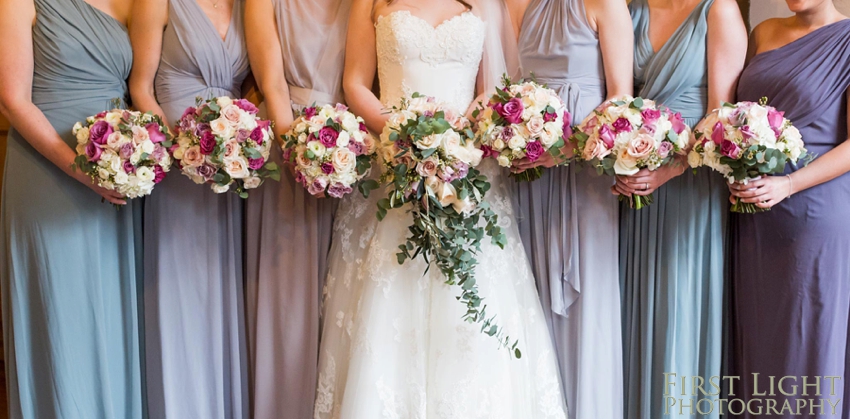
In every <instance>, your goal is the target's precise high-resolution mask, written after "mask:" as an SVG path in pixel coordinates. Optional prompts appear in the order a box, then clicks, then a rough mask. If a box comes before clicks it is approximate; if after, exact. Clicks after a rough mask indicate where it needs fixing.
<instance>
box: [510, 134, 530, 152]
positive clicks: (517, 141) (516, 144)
mask: <svg viewBox="0 0 850 419" xmlns="http://www.w3.org/2000/svg"><path fill="white" fill-rule="evenodd" d="M526 144H527V142H526V141H525V138H523V137H521V136H519V135H514V136H513V137H511V139H510V141H508V147H510V149H511V150H522V149H523V148H525V145H526Z"/></svg>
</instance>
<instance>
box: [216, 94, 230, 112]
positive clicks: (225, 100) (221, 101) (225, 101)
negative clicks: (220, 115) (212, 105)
mask: <svg viewBox="0 0 850 419" xmlns="http://www.w3.org/2000/svg"><path fill="white" fill-rule="evenodd" d="M215 102H216V103H217V104H218V106H219V107H220V108H222V109H224V108H226V107H228V106H230V105H232V104H233V99H231V98H229V97H227V96H222V97H220V98H218V99H216V101H215Z"/></svg>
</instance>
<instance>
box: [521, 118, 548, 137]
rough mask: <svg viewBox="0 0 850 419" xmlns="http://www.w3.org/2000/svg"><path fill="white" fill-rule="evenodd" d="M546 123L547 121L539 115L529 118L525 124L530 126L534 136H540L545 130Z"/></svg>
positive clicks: (529, 130) (529, 128)
mask: <svg viewBox="0 0 850 419" xmlns="http://www.w3.org/2000/svg"><path fill="white" fill-rule="evenodd" d="M545 125H546V121H544V120H543V118H541V117H539V116H535V117H533V118H531V119H529V120H528V123H527V124H526V125H525V126H526V127H527V128H528V132H530V133H531V135H532V136H538V135H540V133H542V132H543V127H544V126H545Z"/></svg>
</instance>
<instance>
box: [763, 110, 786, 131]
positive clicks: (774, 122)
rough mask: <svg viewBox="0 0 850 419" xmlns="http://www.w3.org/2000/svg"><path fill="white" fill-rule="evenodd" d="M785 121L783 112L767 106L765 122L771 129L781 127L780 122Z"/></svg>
mask: <svg viewBox="0 0 850 419" xmlns="http://www.w3.org/2000/svg"><path fill="white" fill-rule="evenodd" d="M784 121H785V112H779V111H777V110H776V109H773V108H768V111H767V123H768V124H769V125H770V127H771V128H773V129H779V128H782V123H783V122H784Z"/></svg>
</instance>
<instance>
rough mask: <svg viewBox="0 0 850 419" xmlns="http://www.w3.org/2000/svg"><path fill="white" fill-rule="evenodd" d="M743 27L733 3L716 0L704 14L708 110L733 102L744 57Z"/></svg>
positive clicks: (744, 28)
mask: <svg viewBox="0 0 850 419" xmlns="http://www.w3.org/2000/svg"><path fill="white" fill-rule="evenodd" d="M746 39H747V28H746V26H745V25H744V18H743V17H741V10H740V9H739V8H738V4H737V3H735V2H734V1H733V0H717V1H715V2H714V5H712V6H711V10H710V11H709V12H708V45H707V50H708V109H707V111H709V112H710V111H712V110H713V109H716V108H718V107H720V105H721V104H722V103H723V102H735V90H736V89H737V87H738V77H739V76H740V75H741V70H743V68H744V60H745V59H746V56H747V46H746V45H747V44H746V43H745V42H744V41H745V40H746Z"/></svg>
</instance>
